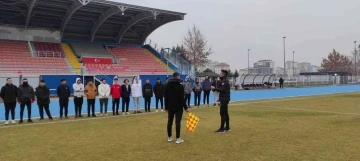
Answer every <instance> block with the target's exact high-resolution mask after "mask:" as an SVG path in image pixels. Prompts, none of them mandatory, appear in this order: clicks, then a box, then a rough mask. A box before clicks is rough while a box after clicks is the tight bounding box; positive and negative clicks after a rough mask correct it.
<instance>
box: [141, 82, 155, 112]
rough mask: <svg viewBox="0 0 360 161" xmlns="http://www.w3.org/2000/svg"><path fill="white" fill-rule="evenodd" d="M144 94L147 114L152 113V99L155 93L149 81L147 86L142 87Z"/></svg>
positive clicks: (146, 83)
mask: <svg viewBox="0 0 360 161" xmlns="http://www.w3.org/2000/svg"><path fill="white" fill-rule="evenodd" d="M142 93H143V97H144V100H145V112H151V111H150V104H151V97H153V93H154V92H153V87H152V85H151V84H150V80H149V79H147V80H146V81H145V84H144V86H143V87H142Z"/></svg>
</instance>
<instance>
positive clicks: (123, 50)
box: [0, 0, 195, 88]
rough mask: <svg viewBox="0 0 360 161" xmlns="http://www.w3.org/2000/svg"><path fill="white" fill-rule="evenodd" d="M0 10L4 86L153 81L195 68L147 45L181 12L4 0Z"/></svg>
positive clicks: (80, 1) (83, 0) (60, 0)
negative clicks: (26, 81)
mask: <svg viewBox="0 0 360 161" xmlns="http://www.w3.org/2000/svg"><path fill="white" fill-rule="evenodd" d="M0 10H1V15H0V73H2V76H1V80H0V81H1V82H2V83H4V81H5V78H6V77H12V78H13V79H14V80H17V78H18V79H19V80H20V78H21V77H27V78H28V79H29V78H34V80H33V81H34V82H37V81H38V79H48V80H52V81H47V82H49V83H48V86H49V87H50V88H54V87H56V85H57V84H58V83H59V81H53V80H60V79H61V78H65V79H68V80H69V79H70V80H75V78H76V77H79V76H80V77H84V79H86V78H88V79H90V78H94V79H95V80H99V79H101V78H105V79H107V80H108V82H109V83H112V79H113V78H114V77H115V76H117V77H135V76H139V77H140V79H150V80H151V81H152V82H155V79H156V78H157V77H160V78H162V79H164V80H165V78H166V77H167V75H168V74H170V73H172V72H175V71H176V72H179V73H180V74H181V75H182V77H185V76H190V77H192V78H193V77H194V73H195V72H194V67H193V66H192V65H191V64H190V63H189V62H187V61H184V60H183V59H182V58H181V57H179V56H178V54H177V53H166V51H165V50H161V51H160V52H159V51H158V50H156V49H155V48H156V47H155V48H153V47H152V46H151V45H150V44H147V43H146V40H147V38H148V36H149V35H150V34H151V33H152V32H153V31H155V30H156V29H158V28H159V27H161V26H162V25H164V24H167V23H169V22H173V21H178V20H183V19H184V16H185V15H186V14H185V13H180V12H173V11H166V10H161V9H155V8H149V7H141V6H136V5H130V4H125V3H119V2H113V1H106V0H2V1H1V2H0ZM169 55H170V56H169ZM4 74H5V75H4ZM60 77H61V78H60ZM31 82H32V81H31ZM50 82H54V83H56V84H52V83H50ZM14 84H18V82H16V81H15V82H14Z"/></svg>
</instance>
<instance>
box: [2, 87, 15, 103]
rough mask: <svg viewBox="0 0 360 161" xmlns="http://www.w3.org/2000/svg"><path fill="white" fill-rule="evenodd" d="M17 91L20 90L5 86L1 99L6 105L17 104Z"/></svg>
mask: <svg viewBox="0 0 360 161" xmlns="http://www.w3.org/2000/svg"><path fill="white" fill-rule="evenodd" d="M17 90H18V88H17V87H16V86H15V85H13V84H11V85H9V84H5V86H3V87H2V88H1V91H0V97H1V98H2V99H3V100H4V103H16V98H17V94H18V91H17Z"/></svg>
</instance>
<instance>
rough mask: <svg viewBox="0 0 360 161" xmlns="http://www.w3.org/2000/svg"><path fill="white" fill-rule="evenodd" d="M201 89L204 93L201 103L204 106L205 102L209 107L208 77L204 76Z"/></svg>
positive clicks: (209, 86)
mask: <svg viewBox="0 0 360 161" xmlns="http://www.w3.org/2000/svg"><path fill="white" fill-rule="evenodd" d="M201 87H202V89H203V91H204V97H203V103H204V106H205V100H206V103H207V104H206V105H207V106H208V107H209V95H210V91H211V82H210V80H209V77H208V76H205V80H204V81H203V82H202V83H201Z"/></svg>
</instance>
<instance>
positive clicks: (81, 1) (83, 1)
mask: <svg viewBox="0 0 360 161" xmlns="http://www.w3.org/2000/svg"><path fill="white" fill-rule="evenodd" d="M90 1H91V0H75V1H74V3H73V4H72V5H71V6H70V8H69V9H68V11H67V12H66V14H65V17H64V21H63V22H62V24H61V29H60V33H61V37H62V36H63V35H64V31H65V28H66V25H67V24H68V23H69V21H70V19H71V16H72V15H73V14H74V13H75V12H76V11H77V10H78V9H80V8H81V7H82V6H85V5H87V4H88V3H90Z"/></svg>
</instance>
